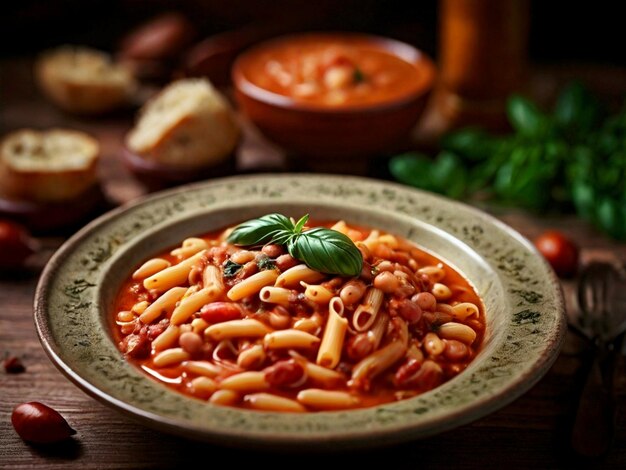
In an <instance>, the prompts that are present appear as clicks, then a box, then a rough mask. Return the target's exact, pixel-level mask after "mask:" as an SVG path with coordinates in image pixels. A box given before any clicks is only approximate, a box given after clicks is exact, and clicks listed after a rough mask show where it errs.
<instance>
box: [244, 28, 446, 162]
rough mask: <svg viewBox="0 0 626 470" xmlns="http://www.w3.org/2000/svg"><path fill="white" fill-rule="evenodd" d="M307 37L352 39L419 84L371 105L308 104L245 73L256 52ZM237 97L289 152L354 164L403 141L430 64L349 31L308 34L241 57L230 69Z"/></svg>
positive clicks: (406, 49)
mask: <svg viewBox="0 0 626 470" xmlns="http://www.w3.org/2000/svg"><path fill="white" fill-rule="evenodd" d="M303 36H306V37H311V36H313V37H317V36H319V37H322V38H329V37H330V38H334V37H337V38H339V39H341V38H345V37H348V38H357V39H358V40H361V41H366V42H367V43H370V44H372V45H373V46H374V47H375V48H376V49H382V50H383V51H385V52H388V53H389V54H391V55H394V56H396V57H399V58H401V59H402V60H404V61H405V62H408V63H410V64H411V65H413V66H414V67H415V68H416V69H417V70H418V72H419V85H418V86H417V88H416V89H415V90H414V91H412V92H410V93H409V94H407V95H405V96H401V97H400V98H395V99H394V100H388V101H383V102H380V103H376V104H371V105H354V106H352V105H346V106H341V107H330V106H317V105H315V106H312V105H311V104H309V103H305V102H302V101H296V100H294V99H292V98H290V97H287V96H284V95H280V94H277V93H274V92H271V91H269V90H267V89H264V88H261V87H260V86H258V85H256V84H255V83H253V82H252V81H251V79H250V78H249V77H248V76H247V74H246V70H247V66H248V64H249V62H250V61H251V60H252V59H253V58H254V57H255V56H256V55H257V54H259V53H264V52H266V51H268V50H271V48H273V47H276V46H280V45H282V44H285V43H289V42H290V41H293V40H294V39H299V38H301V37H303ZM232 75H233V83H234V85H235V92H236V98H237V101H238V102H239V105H240V107H241V109H242V110H243V112H244V114H245V115H247V116H248V118H249V119H250V120H251V121H252V122H253V123H254V124H255V125H256V126H257V127H258V128H259V130H260V131H261V132H262V133H263V134H264V135H265V136H266V137H268V138H269V139H270V140H272V141H274V142H275V143H277V144H279V145H280V146H282V147H283V148H284V149H286V150H287V151H288V152H290V153H292V154H294V155H296V156H303V157H313V158H312V159H311V160H314V159H320V158H321V159H324V160H335V159H344V160H358V159H360V158H362V157H368V156H374V155H379V154H385V153H389V152H393V151H394V150H396V149H398V148H399V147H400V146H402V144H403V142H404V141H406V140H408V139H407V138H408V136H409V133H410V131H411V129H412V128H413V127H414V126H415V124H416V123H417V121H418V119H419V117H420V115H421V113H422V111H423V110H424V106H425V103H426V100H427V97H428V95H429V93H430V91H431V88H432V86H433V82H434V78H435V66H434V64H433V62H432V61H431V60H430V59H429V58H428V57H427V56H426V55H424V54H423V53H422V52H421V51H419V50H418V49H416V48H414V47H413V46H410V45H408V44H405V43H402V42H399V41H395V40H393V39H387V38H382V37H377V36H366V35H357V34H349V33H331V34H325V33H312V34H308V35H299V36H284V37H280V38H278V39H273V40H270V41H266V42H264V43H261V44H260V45H258V46H256V47H254V48H251V49H249V50H247V51H246V52H244V53H243V54H241V55H240V56H239V58H238V59H237V60H236V61H235V63H234V65H233V70H232Z"/></svg>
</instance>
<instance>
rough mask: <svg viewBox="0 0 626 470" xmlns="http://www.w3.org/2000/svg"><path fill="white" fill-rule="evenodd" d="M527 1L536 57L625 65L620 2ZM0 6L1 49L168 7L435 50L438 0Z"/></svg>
mask: <svg viewBox="0 0 626 470" xmlns="http://www.w3.org/2000/svg"><path fill="white" fill-rule="evenodd" d="M506 1H510V0H506ZM513 1H516V0H513ZM529 3H530V14H531V21H530V35H529V55H530V59H531V60H532V61H533V62H539V63H545V62H551V63H553V62H567V61H588V62H595V63H606V64H619V65H626V53H624V49H623V33H622V30H623V16H622V15H620V14H619V12H618V10H619V9H618V6H619V2H611V1H608V0H600V1H594V2H590V1H583V2H567V1H549V2H547V1H542V0H531V1H530V2H529ZM2 10H3V12H2V18H3V24H2V28H0V37H2V41H0V54H1V55H2V56H3V57H10V56H16V55H23V54H32V53H36V52H38V51H40V50H41V49H42V48H46V47H51V46H55V45H58V44H63V43H72V44H86V45H91V46H94V47H97V48H101V49H105V50H106V49H108V50H112V49H114V47H115V45H116V43H117V41H118V40H119V38H120V37H121V36H122V35H123V34H124V33H126V32H127V31H128V30H129V28H131V27H132V26H134V25H136V24H137V23H139V22H141V21H143V20H145V19H147V18H149V17H151V16H154V15H155V14H158V13H159V12H162V11H171V10H177V11H181V12H183V13H185V14H186V15H187V16H188V17H189V19H190V20H191V21H192V22H193V23H194V24H195V25H196V27H197V29H198V31H199V34H200V35H201V36H202V35H205V36H208V35H211V34H214V33H218V32H223V31H228V30H232V29H235V28H239V27H243V26H250V25H259V24H273V25H276V26H280V27H283V28H284V29H285V30H297V29H326V30H327V29H341V30H359V31H365V32H372V33H377V34H382V35H389V36H392V37H395V38H397V39H400V40H404V41H406V42H409V43H411V44H414V45H417V46H419V47H420V48H422V49H423V50H424V51H426V52H427V53H429V54H432V55H434V56H436V55H437V11H438V2H437V0H421V1H419V2H394V1H383V0H343V1H341V2H337V1H333V0H317V1H315V2H311V1H303V0H276V1H271V2H270V1H255V0H175V1H166V0H91V1H89V2H85V1H82V0H51V1H36V0H23V1H20V2H6V3H5V4H4V5H3V7H2Z"/></svg>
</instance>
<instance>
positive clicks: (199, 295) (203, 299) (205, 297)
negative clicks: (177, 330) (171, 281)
mask: <svg viewBox="0 0 626 470" xmlns="http://www.w3.org/2000/svg"><path fill="white" fill-rule="evenodd" d="M220 294H221V292H220V291H219V289H216V288H215V287H213V286H211V287H206V288H204V289H201V290H199V291H198V292H195V293H194V294H192V295H190V296H189V297H187V298H186V299H183V300H182V301H181V302H180V304H179V305H178V306H177V307H176V308H175V309H174V311H173V312H172V316H171V317H170V323H171V324H172V325H180V324H181V323H184V322H186V321H187V320H188V319H189V318H190V317H191V316H192V315H193V314H194V313H196V312H197V311H199V310H200V309H201V308H202V307H203V306H204V305H206V304H209V303H211V302H215V301H216V300H217V299H218V298H219V296H220Z"/></svg>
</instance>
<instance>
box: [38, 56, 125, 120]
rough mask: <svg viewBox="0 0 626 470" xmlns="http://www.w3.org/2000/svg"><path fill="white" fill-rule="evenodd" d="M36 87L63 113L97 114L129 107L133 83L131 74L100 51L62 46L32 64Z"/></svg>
mask: <svg viewBox="0 0 626 470" xmlns="http://www.w3.org/2000/svg"><path fill="white" fill-rule="evenodd" d="M35 74H36V78H37V81H38V83H39V86H40V87H41V89H42V90H43V92H44V93H45V94H46V96H47V97H48V98H49V99H50V100H51V101H53V102H54V103H55V104H56V105H57V106H59V107H60V108H62V109H64V110H65V111H68V112H71V113H78V114H100V113H104V112H107V111H111V110H113V109H116V108H119V107H121V106H122V105H125V104H128V102H129V100H130V98H131V95H132V93H133V91H134V90H135V80H134V78H133V76H132V74H131V73H130V71H129V70H128V69H127V68H126V67H124V66H122V65H120V64H117V63H115V62H113V61H112V60H111V57H110V56H109V55H108V54H106V53H104V52H100V51H96V50H94V49H88V48H85V47H74V46H63V47H60V48H58V49H54V50H52V51H48V52H46V53H44V54H43V55H42V56H41V57H40V58H39V60H38V61H37V63H36V64H35Z"/></svg>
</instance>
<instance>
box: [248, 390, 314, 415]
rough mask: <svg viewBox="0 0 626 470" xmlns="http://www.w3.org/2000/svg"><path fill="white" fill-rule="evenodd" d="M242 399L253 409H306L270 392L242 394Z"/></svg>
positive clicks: (288, 410) (302, 410) (295, 411)
mask: <svg viewBox="0 0 626 470" xmlns="http://www.w3.org/2000/svg"><path fill="white" fill-rule="evenodd" d="M243 401H244V403H247V404H248V405H250V408H253V409H255V410H263V411H286V412H290V413H303V412H305V411H306V408H305V407H304V406H302V405H301V404H300V403H298V402H297V401H295V400H290V399H289V398H285V397H281V396H278V395H273V394H271V393H253V394H250V395H246V396H244V397H243Z"/></svg>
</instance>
